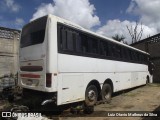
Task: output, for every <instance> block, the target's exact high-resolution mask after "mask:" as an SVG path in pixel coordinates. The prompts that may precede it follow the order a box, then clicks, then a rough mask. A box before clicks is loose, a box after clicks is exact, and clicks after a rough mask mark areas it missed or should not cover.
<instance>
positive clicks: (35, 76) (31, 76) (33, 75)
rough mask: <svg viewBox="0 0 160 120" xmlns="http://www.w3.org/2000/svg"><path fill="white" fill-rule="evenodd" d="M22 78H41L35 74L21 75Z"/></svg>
mask: <svg viewBox="0 0 160 120" xmlns="http://www.w3.org/2000/svg"><path fill="white" fill-rule="evenodd" d="M20 76H21V77H27V78H40V75H35V74H20Z"/></svg>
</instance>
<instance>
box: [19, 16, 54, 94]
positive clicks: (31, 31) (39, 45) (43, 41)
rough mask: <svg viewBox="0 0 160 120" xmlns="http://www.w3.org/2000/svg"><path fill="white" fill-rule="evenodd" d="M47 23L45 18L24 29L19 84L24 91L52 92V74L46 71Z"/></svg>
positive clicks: (21, 42) (31, 23)
mask: <svg viewBox="0 0 160 120" xmlns="http://www.w3.org/2000/svg"><path fill="white" fill-rule="evenodd" d="M47 21H48V16H45V17H42V18H39V19H37V20H34V21H33V22H30V23H29V24H27V25H25V26H24V27H23V29H22V34H21V41H20V44H21V45H20V53H19V54H20V58H19V62H20V63H19V67H20V68H19V82H18V83H19V86H21V87H22V88H24V91H34V92H51V84H52V81H51V79H52V74H51V73H47V70H46V69H47V68H46V61H47V59H48V58H47V46H48V45H47V41H48V40H47V37H48V36H47V29H48V28H47V26H48V25H47V24H48V22H47ZM34 95H35V94H34Z"/></svg>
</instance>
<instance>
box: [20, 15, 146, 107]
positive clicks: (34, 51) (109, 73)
mask: <svg viewBox="0 0 160 120" xmlns="http://www.w3.org/2000/svg"><path fill="white" fill-rule="evenodd" d="M57 22H61V23H63V24H67V25H70V26H72V27H76V28H78V29H81V30H83V31H85V32H88V33H91V34H94V35H96V36H99V37H101V38H105V39H108V40H109V41H112V42H115V43H117V44H121V45H122V46H126V47H129V48H131V49H134V50H137V51H140V50H138V49H135V48H132V47H130V46H127V45H124V44H123V43H119V42H116V41H114V40H112V39H110V38H106V37H104V36H101V35H98V34H95V33H93V32H90V31H88V30H86V29H84V28H82V27H80V26H78V25H76V24H74V23H71V22H69V21H67V20H63V19H61V18H59V17H56V16H52V15H49V16H48V22H47V27H46V35H45V40H44V43H42V44H39V45H33V46H29V47H26V48H22V49H21V51H20V55H21V57H20V61H21V62H20V65H23V64H28V63H31V64H32V65H40V66H43V68H44V69H43V71H41V72H22V71H20V74H21V73H35V74H39V75H41V78H40V79H38V80H39V81H40V82H39V85H37V86H29V85H28V86H27V85H24V84H22V80H21V79H22V78H20V81H19V84H20V85H21V86H22V87H24V88H29V89H34V90H39V91H46V92H57V105H62V104H67V103H73V102H77V101H83V100H84V99H85V90H86V87H87V85H88V83H89V82H90V81H91V80H97V81H99V83H100V84H101V87H102V85H103V83H104V81H105V80H106V79H111V80H112V82H113V86H114V89H113V91H114V92H117V91H120V90H123V89H127V88H132V87H135V86H139V85H143V84H145V83H146V76H147V75H149V72H148V66H147V65H143V64H136V63H126V62H120V61H113V60H104V59H97V58H89V57H82V56H74V55H66V54H60V53H58V51H57V49H58V48H57ZM140 52H142V53H145V52H143V51H140ZM146 54H147V53H146ZM42 55H44V56H45V57H41V56H42ZM35 60H36V62H34V61H35ZM24 61H25V62H24ZM40 61H41V62H40ZM46 73H52V87H51V88H47V87H45V74H46ZM54 73H56V74H57V75H56V76H54Z"/></svg>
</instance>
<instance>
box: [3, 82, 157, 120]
mask: <svg viewBox="0 0 160 120" xmlns="http://www.w3.org/2000/svg"><path fill="white" fill-rule="evenodd" d="M6 106H9V103H8V102H7V101H6V100H0V111H3V109H4V108H5V107H6ZM94 111H95V112H94V113H92V114H87V115H86V114H85V115H83V117H80V116H81V115H72V114H70V115H71V116H72V117H69V116H70V115H69V116H68V115H66V116H65V117H58V119H59V120H82V119H83V120H160V118H158V117H124V116H125V114H128V112H129V113H130V112H131V113H137V114H143V115H144V113H142V112H139V111H148V112H151V113H153V111H159V113H160V84H149V85H147V86H141V87H138V88H134V89H131V90H127V91H123V92H119V93H116V94H114V95H113V97H112V100H111V103H109V104H107V103H106V104H99V105H96V106H95V107H94ZM115 111H116V112H115ZM133 111H134V112H133ZM111 113H113V114H115V115H116V117H112V116H111V115H113V114H111ZM121 113H122V114H123V117H120V115H121ZM117 114H118V115H117ZM109 115H110V116H109ZM133 115H134V114H133ZM154 115H155V114H154ZM117 116H118V117H117ZM150 116H151V114H150ZM152 116H153V115H152ZM48 119H53V118H52V117H43V120H48ZM35 120H36V119H35Z"/></svg>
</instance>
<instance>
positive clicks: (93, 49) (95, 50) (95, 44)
mask: <svg viewBox="0 0 160 120" xmlns="http://www.w3.org/2000/svg"><path fill="white" fill-rule="evenodd" d="M91 52H92V53H93V54H98V40H97V39H94V38H91Z"/></svg>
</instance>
